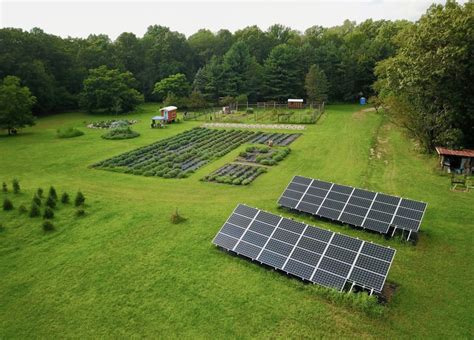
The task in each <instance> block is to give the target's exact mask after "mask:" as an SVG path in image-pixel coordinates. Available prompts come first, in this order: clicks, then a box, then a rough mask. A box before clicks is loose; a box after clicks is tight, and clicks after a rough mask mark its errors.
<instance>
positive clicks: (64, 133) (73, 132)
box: [56, 127, 84, 138]
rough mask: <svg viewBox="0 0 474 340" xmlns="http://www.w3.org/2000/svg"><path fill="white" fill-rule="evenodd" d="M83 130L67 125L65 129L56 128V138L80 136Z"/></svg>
mask: <svg viewBox="0 0 474 340" xmlns="http://www.w3.org/2000/svg"><path fill="white" fill-rule="evenodd" d="M83 134H84V132H82V131H81V130H78V129H76V128H73V127H68V128H65V129H58V130H57V131H56V136H57V137H58V138H73V137H79V136H82V135H83Z"/></svg>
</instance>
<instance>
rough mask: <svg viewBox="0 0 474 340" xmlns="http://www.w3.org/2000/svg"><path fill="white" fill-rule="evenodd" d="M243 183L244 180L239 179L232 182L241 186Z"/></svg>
mask: <svg viewBox="0 0 474 340" xmlns="http://www.w3.org/2000/svg"><path fill="white" fill-rule="evenodd" d="M241 183H242V179H241V178H240V177H239V178H236V179H234V180H233V181H232V184H234V185H240V184H241Z"/></svg>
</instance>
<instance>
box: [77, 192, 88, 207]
mask: <svg viewBox="0 0 474 340" xmlns="http://www.w3.org/2000/svg"><path fill="white" fill-rule="evenodd" d="M85 201H86V198H85V197H84V195H83V194H82V192H80V191H78V192H77V194H76V198H75V199H74V205H75V206H76V207H79V206H81V205H83V204H84V202H85Z"/></svg>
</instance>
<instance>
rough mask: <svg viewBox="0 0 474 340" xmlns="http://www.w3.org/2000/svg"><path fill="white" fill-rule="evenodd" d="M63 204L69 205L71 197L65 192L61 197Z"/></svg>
mask: <svg viewBox="0 0 474 340" xmlns="http://www.w3.org/2000/svg"><path fill="white" fill-rule="evenodd" d="M61 203H63V204H67V203H69V195H68V193H67V192H63V194H62V195H61Z"/></svg>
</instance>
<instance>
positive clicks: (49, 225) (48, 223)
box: [41, 221, 55, 232]
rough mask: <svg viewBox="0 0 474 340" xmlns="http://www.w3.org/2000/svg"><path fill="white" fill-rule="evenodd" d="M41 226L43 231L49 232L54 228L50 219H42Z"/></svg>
mask: <svg viewBox="0 0 474 340" xmlns="http://www.w3.org/2000/svg"><path fill="white" fill-rule="evenodd" d="M41 226H42V228H43V231H44V232H51V231H54V230H55V227H54V224H53V222H51V221H44V222H43V224H42V225H41Z"/></svg>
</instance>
